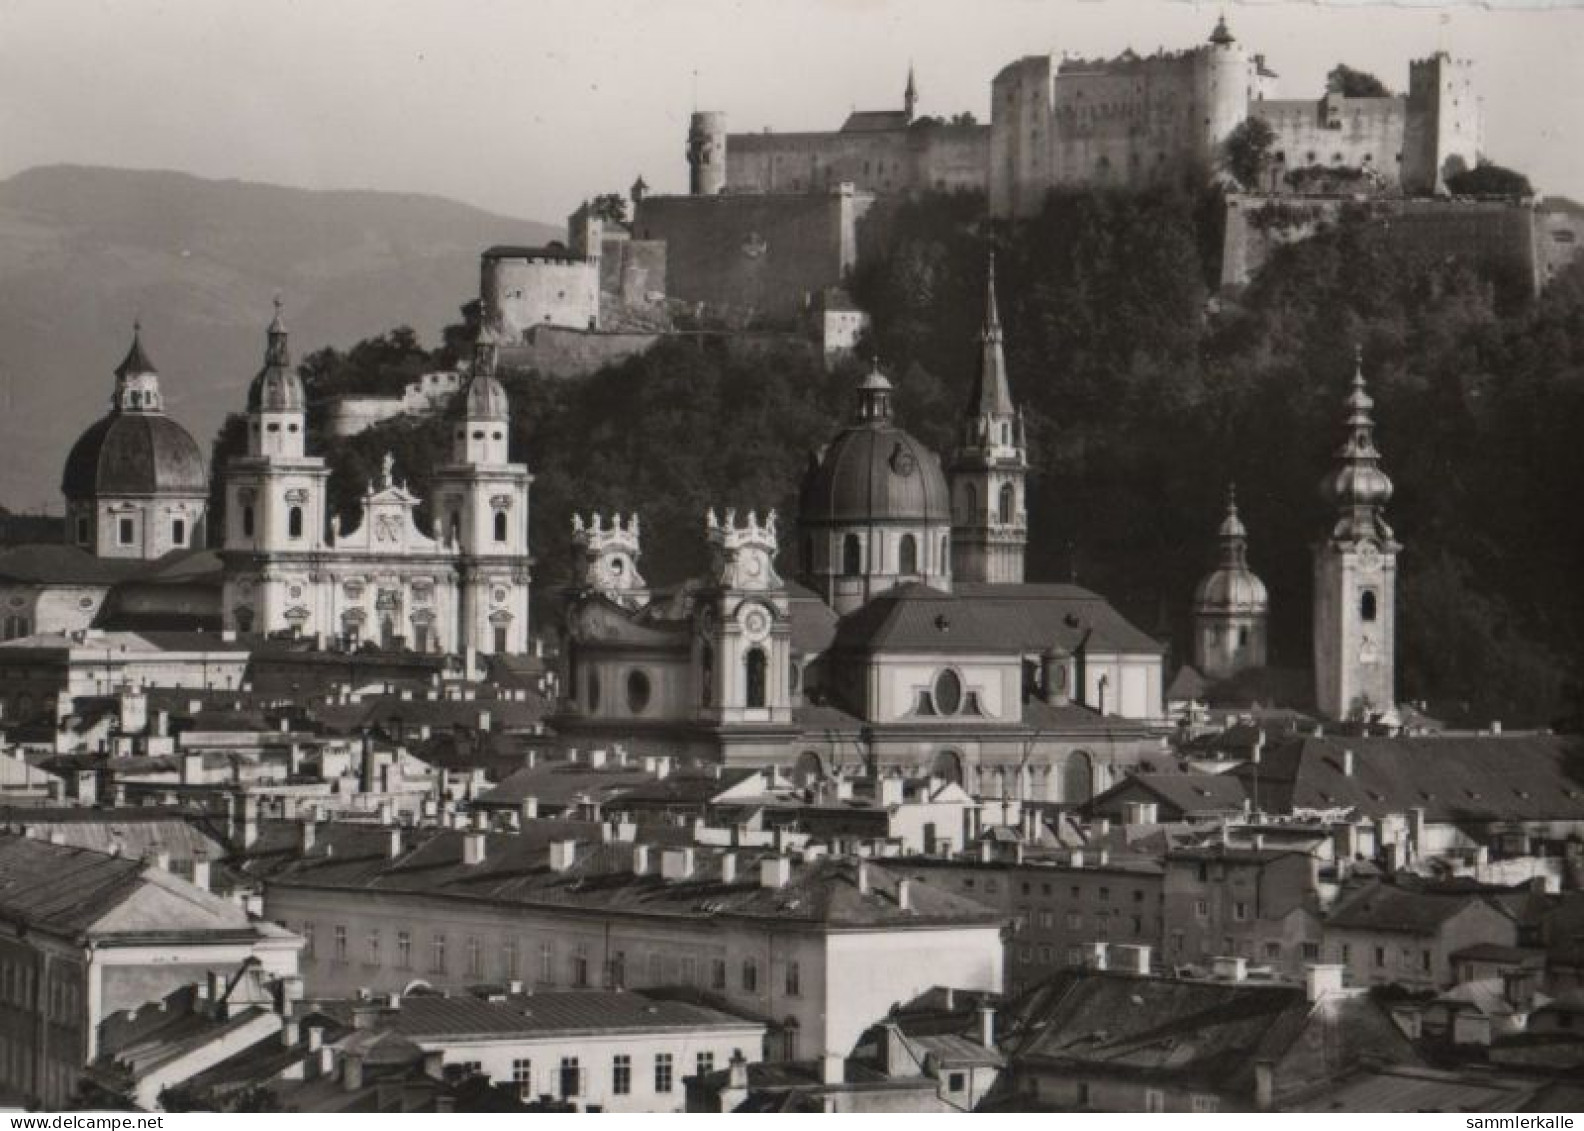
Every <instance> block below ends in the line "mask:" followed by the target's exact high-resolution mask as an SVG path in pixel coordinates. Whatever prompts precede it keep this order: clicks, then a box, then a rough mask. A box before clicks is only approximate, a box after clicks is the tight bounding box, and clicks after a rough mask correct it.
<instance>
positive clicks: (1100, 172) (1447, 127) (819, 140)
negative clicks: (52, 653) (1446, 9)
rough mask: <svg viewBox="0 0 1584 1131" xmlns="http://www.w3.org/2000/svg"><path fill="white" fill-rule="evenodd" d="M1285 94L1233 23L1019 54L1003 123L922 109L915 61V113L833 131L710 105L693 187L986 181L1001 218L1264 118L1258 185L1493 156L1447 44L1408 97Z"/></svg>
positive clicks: (1397, 186)
mask: <svg viewBox="0 0 1584 1131" xmlns="http://www.w3.org/2000/svg"><path fill="white" fill-rule="evenodd" d="M1276 95H1277V75H1276V74H1275V72H1274V71H1272V70H1270V68H1269V67H1268V66H1267V65H1266V60H1265V57H1264V56H1263V55H1257V54H1254V55H1251V54H1249V53H1248V51H1246V50H1245V48H1244V47H1243V45H1242V44H1241V43H1239V42H1238V40H1237V39H1236V37H1234V36H1233V34H1232V33H1231V31H1230V30H1229V29H1228V27H1227V25H1226V21H1225V20H1224V19H1223V20H1221V21H1219V22H1217V24H1216V26H1215V29H1214V31H1212V32H1211V34H1210V37H1209V39H1208V40H1207V41H1206V42H1205V43H1203V44H1201V45H1199V46H1197V47H1193V48H1190V49H1188V50H1184V51H1176V52H1164V51H1161V52H1156V53H1155V54H1153V55H1149V56H1142V55H1138V54H1135V53H1134V52H1133V51H1131V50H1127V51H1124V52H1122V54H1120V55H1118V56H1116V57H1115V58H1112V59H1100V60H1090V59H1079V58H1072V57H1067V56H1063V57H1056V56H1053V55H1048V54H1047V55H1030V56H1026V57H1024V58H1022V59H1018V60H1016V61H1015V62H1013V63H1009V64H1008V65H1007V66H1006V67H1004V68H1002V70H1001V72H1000V73H999V74H997V75H996V77H995V79H994V80H993V81H992V83H991V100H990V105H991V121H990V124H989V125H988V126H984V125H978V124H972V123H967V122H962V121H953V122H950V123H947V122H943V121H941V120H940V119H938V118H930V117H919V116H917V114H916V107H917V101H918V87H917V84H916V82H915V80H914V76H913V74H912V72H911V70H910V71H909V74H908V81H907V86H906V88H905V90H904V93H903V104H902V107H901V109H897V110H878V111H855V112H854V113H853V114H851V115H850V116H849V117H848V119H847V121H846V122H845V123H843V125H842V127H841V128H840V129H839V130H836V131H834V132H824V133H775V132H771V131H768V130H766V131H765V132H763V133H758V134H744V133H728V132H727V129H726V115H725V114H723V113H721V112H719V111H701V112H698V113H695V114H694V115H693V117H692V121H691V124H690V127H689V131H688V145H687V154H688V164H689V170H690V177H689V185H690V191H691V193H692V195H695V196H715V195H720V194H728V195H732V194H755V193H757V194H796V193H824V192H831V191H835V190H837V189H838V188H839V187H840V186H842V185H844V184H846V185H851V186H852V188H853V189H855V190H857V191H859V192H864V193H873V194H877V195H887V194H909V193H916V192H924V191H947V192H949V191H956V190H971V191H979V192H983V193H985V194H986V195H987V197H988V199H989V205H990V212H991V214H992V215H993V216H996V217H1015V216H1027V215H1031V214H1033V213H1035V212H1037V211H1038V210H1039V208H1040V206H1041V203H1042V202H1043V200H1044V198H1045V194H1046V193H1047V192H1049V191H1050V190H1051V189H1053V188H1061V187H1071V188H1089V187H1103V186H1108V185H1109V186H1115V187H1129V186H1140V187H1141V186H1145V185H1148V184H1151V183H1155V182H1158V181H1162V180H1166V179H1169V178H1172V177H1177V176H1182V175H1189V176H1202V177H1204V178H1205V179H1209V178H1211V177H1213V176H1214V175H1216V173H1217V172H1218V170H1219V167H1220V164H1221V152H1222V146H1223V145H1224V143H1225V142H1226V140H1227V138H1228V137H1229V136H1230V135H1231V134H1232V131H1233V130H1235V129H1236V128H1237V127H1238V126H1239V125H1240V124H1241V123H1242V122H1244V121H1245V120H1247V119H1249V118H1259V119H1262V120H1263V121H1265V122H1266V123H1267V124H1269V125H1270V127H1271V128H1272V130H1273V131H1274V132H1275V135H1276V141H1275V144H1274V146H1273V151H1274V152H1273V161H1272V163H1271V166H1270V168H1269V170H1268V176H1269V182H1268V183H1267V184H1263V185H1257V186H1256V185H1245V186H1243V187H1244V188H1247V189H1251V190H1252V189H1259V190H1264V191H1280V190H1281V188H1282V186H1283V185H1286V184H1287V183H1288V181H1287V174H1288V173H1290V172H1292V171H1293V170H1297V169H1314V170H1317V171H1324V170H1327V169H1331V170H1337V169H1346V170H1349V171H1352V172H1356V173H1360V174H1362V175H1364V176H1365V177H1366V178H1367V179H1368V180H1369V181H1370V182H1371V183H1372V185H1373V186H1374V187H1375V188H1376V189H1377V190H1380V191H1385V192H1389V193H1401V194H1404V195H1411V196H1412V195H1435V194H1444V193H1445V192H1446V178H1447V177H1448V176H1449V175H1451V174H1453V173H1455V172H1457V171H1458V170H1459V169H1462V168H1469V167H1472V166H1473V165H1474V164H1475V163H1476V162H1477V161H1478V160H1479V154H1480V148H1481V129H1482V119H1481V112H1480V102H1479V97H1478V95H1477V93H1476V91H1475V87H1474V81H1473V68H1472V66H1471V64H1470V63H1468V62H1467V61H1464V60H1454V59H1452V58H1451V57H1450V56H1449V55H1447V54H1446V53H1445V52H1437V53H1436V54H1434V55H1432V56H1430V57H1429V58H1426V59H1420V60H1416V61H1414V62H1413V63H1411V64H1410V65H1409V69H1408V93H1407V94H1405V95H1395V94H1392V95H1382V96H1379V97H1349V96H1347V95H1345V94H1341V93H1336V92H1328V93H1324V94H1322V95H1321V97H1319V98H1318V99H1315V98H1302V99H1282V98H1278V97H1277V96H1276Z"/></svg>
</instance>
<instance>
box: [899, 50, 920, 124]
mask: <svg viewBox="0 0 1584 1131" xmlns="http://www.w3.org/2000/svg"><path fill="white" fill-rule="evenodd" d="M917 106H918V84H917V83H916V82H915V81H914V80H913V64H912V63H911V62H910V63H908V78H907V89H906V90H904V91H903V92H902V109H903V110H904V111H905V112H906V113H907V120H908V121H910V122H911V121H912V120H913V111H914V109H915V107H917Z"/></svg>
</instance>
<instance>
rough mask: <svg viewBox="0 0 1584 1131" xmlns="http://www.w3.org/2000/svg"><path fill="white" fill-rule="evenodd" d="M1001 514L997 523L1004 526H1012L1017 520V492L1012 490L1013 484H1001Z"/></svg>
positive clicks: (999, 508)
mask: <svg viewBox="0 0 1584 1131" xmlns="http://www.w3.org/2000/svg"><path fill="white" fill-rule="evenodd" d="M997 509H998V510H999V512H1000V513H999V514H998V515H997V521H999V522H1000V523H1001V525H1002V526H1011V525H1012V523H1013V522H1014V521H1016V519H1017V492H1016V491H1015V490H1013V489H1012V484H1010V483H1003V484H1001V505H1000V507H998V508H997Z"/></svg>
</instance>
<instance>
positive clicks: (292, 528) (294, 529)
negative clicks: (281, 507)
mask: <svg viewBox="0 0 1584 1131" xmlns="http://www.w3.org/2000/svg"><path fill="white" fill-rule="evenodd" d="M302 532H303V513H302V508H301V507H293V508H292V509H291V510H289V511H287V512H286V536H287V537H288V538H301V537H302Z"/></svg>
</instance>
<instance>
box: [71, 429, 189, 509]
mask: <svg viewBox="0 0 1584 1131" xmlns="http://www.w3.org/2000/svg"><path fill="white" fill-rule="evenodd" d="M208 490H209V478H208V476H207V475H206V474H205V472H204V461H203V455H202V453H201V452H199V450H198V444H197V442H196V441H195V440H194V439H193V438H192V436H190V435H189V434H188V432H187V429H185V428H183V427H182V426H181V425H180V424H178V423H176V421H174V420H172V419H171V418H170V417H168V416H166V415H164V414H163V413H122V412H112V413H110V415H108V416H106V417H104V418H103V419H101V420H99V421H98V422H97V423H95V424H93V425H92V426H90V427H89V429H88V430H87V431H86V432H84V433H83V434H82V436H81V437H79V438H78V440H77V443H75V444H74V445H72V450H71V454H70V455H68V456H67V457H66V471H65V473H64V474H63V475H62V476H61V492H62V493H63V494H64V495H65V496H66V497H67V498H68V499H86V498H93V497H96V496H105V495H163V494H171V495H203V494H206V493H207V492H208Z"/></svg>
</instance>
